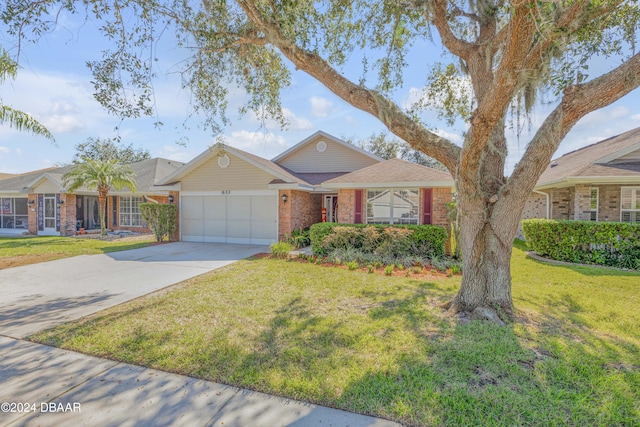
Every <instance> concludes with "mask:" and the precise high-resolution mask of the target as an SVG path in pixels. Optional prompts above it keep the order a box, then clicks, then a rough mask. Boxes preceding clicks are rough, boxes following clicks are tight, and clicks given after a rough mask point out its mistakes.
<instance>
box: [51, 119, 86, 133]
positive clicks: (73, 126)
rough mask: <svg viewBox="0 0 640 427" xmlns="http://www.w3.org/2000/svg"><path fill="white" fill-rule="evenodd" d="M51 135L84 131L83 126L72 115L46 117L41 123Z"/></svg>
mask: <svg viewBox="0 0 640 427" xmlns="http://www.w3.org/2000/svg"><path fill="white" fill-rule="evenodd" d="M42 124H43V125H45V126H46V127H47V129H49V130H50V131H51V132H53V134H54V135H55V134H56V133H67V132H75V131H78V130H81V129H84V126H83V125H82V123H80V121H79V120H78V119H77V118H76V117H75V116H74V115H62V116H61V115H58V114H54V115H51V116H48V117H47V118H45V119H44V120H43V121H42Z"/></svg>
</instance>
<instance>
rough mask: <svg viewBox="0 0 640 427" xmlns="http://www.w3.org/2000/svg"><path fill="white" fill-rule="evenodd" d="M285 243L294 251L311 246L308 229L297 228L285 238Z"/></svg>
mask: <svg viewBox="0 0 640 427" xmlns="http://www.w3.org/2000/svg"><path fill="white" fill-rule="evenodd" d="M286 242H287V243H289V244H291V245H293V247H294V248H295V249H300V248H306V247H307V246H309V245H310V244H311V238H310V237H309V229H308V228H297V229H295V230H293V232H291V235H290V236H288V237H287V239H286Z"/></svg>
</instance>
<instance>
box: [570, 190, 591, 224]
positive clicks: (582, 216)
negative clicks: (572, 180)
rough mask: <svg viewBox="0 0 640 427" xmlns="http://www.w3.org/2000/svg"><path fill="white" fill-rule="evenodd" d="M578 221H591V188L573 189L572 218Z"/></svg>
mask: <svg viewBox="0 0 640 427" xmlns="http://www.w3.org/2000/svg"><path fill="white" fill-rule="evenodd" d="M572 219H574V220H579V221H589V220H590V219H591V186H590V185H576V186H575V187H574V188H573V218H572Z"/></svg>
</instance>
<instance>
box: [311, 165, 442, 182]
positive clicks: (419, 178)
mask: <svg viewBox="0 0 640 427" xmlns="http://www.w3.org/2000/svg"><path fill="white" fill-rule="evenodd" d="M322 186H323V187H325V188H358V187H359V188H376V187H378V188H379V187H453V186H454V181H453V177H452V176H451V174H450V173H449V172H444V171H440V170H437V169H433V168H430V167H427V166H422V165H419V164H417V163H412V162H408V161H406V160H402V159H390V160H385V161H383V162H380V163H376V164H375V165H372V166H368V167H366V168H363V169H359V170H357V171H355V172H351V173H348V174H345V175H342V176H339V177H337V178H334V179H330V180H329V181H325V182H324V183H323V184H322Z"/></svg>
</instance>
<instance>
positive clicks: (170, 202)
mask: <svg viewBox="0 0 640 427" xmlns="http://www.w3.org/2000/svg"><path fill="white" fill-rule="evenodd" d="M169 204H173V196H172V195H171V194H169Z"/></svg>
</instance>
